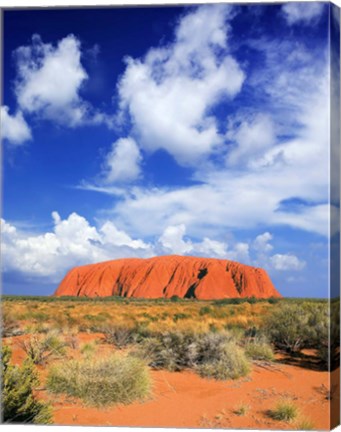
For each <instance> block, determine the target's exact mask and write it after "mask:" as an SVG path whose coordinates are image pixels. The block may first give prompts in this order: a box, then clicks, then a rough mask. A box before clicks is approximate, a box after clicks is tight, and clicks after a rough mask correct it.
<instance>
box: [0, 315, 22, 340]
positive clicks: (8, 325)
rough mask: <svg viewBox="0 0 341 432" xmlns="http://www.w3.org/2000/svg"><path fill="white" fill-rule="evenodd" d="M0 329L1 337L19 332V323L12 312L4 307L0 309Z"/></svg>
mask: <svg viewBox="0 0 341 432" xmlns="http://www.w3.org/2000/svg"><path fill="white" fill-rule="evenodd" d="M1 312H2V313H1V329H2V337H9V336H15V335H18V334H20V333H21V332H20V329H19V323H18V322H17V320H16V319H15V318H14V316H13V314H12V313H11V312H10V311H9V310H8V309H5V308H2V310H1Z"/></svg>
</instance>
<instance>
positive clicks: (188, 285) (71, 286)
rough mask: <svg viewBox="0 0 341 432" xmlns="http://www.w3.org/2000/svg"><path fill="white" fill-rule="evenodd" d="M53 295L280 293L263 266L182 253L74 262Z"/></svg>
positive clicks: (200, 296) (226, 295) (219, 296)
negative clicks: (82, 263) (76, 263)
mask: <svg viewBox="0 0 341 432" xmlns="http://www.w3.org/2000/svg"><path fill="white" fill-rule="evenodd" d="M54 295H55V296H80V297H82V296H86V297H107V296H122V297H140V298H171V297H174V296H178V297H180V298H195V299H199V300H213V299H224V298H238V297H256V298H269V297H281V294H280V293H279V292H278V291H277V290H276V288H275V287H274V285H273V283H272V281H271V279H270V277H269V275H268V274H267V272H266V271H265V270H264V269H261V268H256V267H252V266H248V265H244V264H240V263H238V262H234V261H230V260H224V259H215V258H199V257H191V256H178V255H170V256H158V257H153V258H123V259H116V260H112V261H105V262H101V263H97V264H89V265H84V266H80V267H74V268H73V269H71V270H70V271H69V272H68V273H67V274H66V276H65V277H64V279H63V280H62V282H61V283H60V285H59V287H58V288H57V290H56V292H55V294H54Z"/></svg>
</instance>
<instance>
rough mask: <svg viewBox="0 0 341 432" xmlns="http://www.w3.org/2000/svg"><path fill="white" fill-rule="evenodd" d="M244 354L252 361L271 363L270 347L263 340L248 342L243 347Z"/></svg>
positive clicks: (271, 351) (272, 353) (271, 353)
mask: <svg viewBox="0 0 341 432" xmlns="http://www.w3.org/2000/svg"><path fill="white" fill-rule="evenodd" d="M245 354H246V355H247V357H249V358H251V359H252V360H266V361H272V360H273V359H274V352H273V349H272V346H271V345H270V344H269V343H268V342H267V341H266V340H264V339H260V338H258V339H253V340H249V341H248V342H247V343H246V345H245Z"/></svg>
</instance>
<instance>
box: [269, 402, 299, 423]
mask: <svg viewBox="0 0 341 432" xmlns="http://www.w3.org/2000/svg"><path fill="white" fill-rule="evenodd" d="M269 414H270V417H271V418H273V419H274V420H279V421H286V422H289V421H292V420H294V419H295V418H296V417H297V415H298V408H297V406H296V405H294V404H293V402H291V401H280V402H278V404H277V405H276V406H275V408H274V409H273V410H271V411H270V412H269Z"/></svg>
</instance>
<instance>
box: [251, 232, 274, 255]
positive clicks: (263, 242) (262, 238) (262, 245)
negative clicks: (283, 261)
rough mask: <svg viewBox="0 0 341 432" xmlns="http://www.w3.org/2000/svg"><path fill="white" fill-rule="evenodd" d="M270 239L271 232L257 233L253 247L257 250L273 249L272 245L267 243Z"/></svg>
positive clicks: (267, 250)
mask: <svg viewBox="0 0 341 432" xmlns="http://www.w3.org/2000/svg"><path fill="white" fill-rule="evenodd" d="M271 240H272V234H270V233H269V232H265V233H263V234H259V235H258V236H257V237H256V238H255V240H254V242H253V248H254V249H255V250H256V251H259V252H269V251H271V250H272V249H273V246H272V245H271V244H270V243H269V242H270V241H271Z"/></svg>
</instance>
